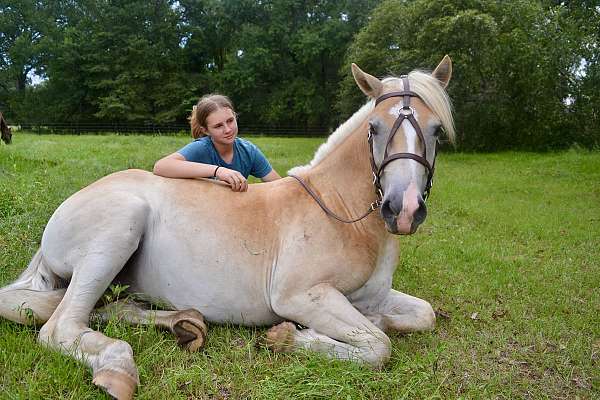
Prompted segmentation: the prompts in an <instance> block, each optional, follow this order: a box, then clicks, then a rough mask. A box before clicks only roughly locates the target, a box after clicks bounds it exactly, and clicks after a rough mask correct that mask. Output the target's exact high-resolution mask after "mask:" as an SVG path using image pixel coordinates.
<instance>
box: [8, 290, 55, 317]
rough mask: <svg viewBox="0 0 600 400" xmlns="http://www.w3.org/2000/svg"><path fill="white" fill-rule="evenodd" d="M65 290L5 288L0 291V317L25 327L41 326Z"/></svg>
mask: <svg viewBox="0 0 600 400" xmlns="http://www.w3.org/2000/svg"><path fill="white" fill-rule="evenodd" d="M64 295H65V289H55V290H48V291H43V290H32V289H14V288H11V287H6V288H2V289H0V316H1V317H4V318H6V319H8V320H11V321H14V322H17V323H19V324H25V325H41V324H43V323H44V322H46V321H48V319H49V318H50V316H51V315H52V313H53V312H54V310H55V309H56V307H57V306H58V303H60V301H61V300H62V298H63V296H64Z"/></svg>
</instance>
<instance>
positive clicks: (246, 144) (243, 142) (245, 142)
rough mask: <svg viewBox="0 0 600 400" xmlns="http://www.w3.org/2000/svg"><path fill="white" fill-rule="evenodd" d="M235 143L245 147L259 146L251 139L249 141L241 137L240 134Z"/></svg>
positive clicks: (254, 147) (253, 147)
mask: <svg viewBox="0 0 600 400" xmlns="http://www.w3.org/2000/svg"><path fill="white" fill-rule="evenodd" d="M235 143H236V144H237V145H238V146H241V147H243V148H245V149H256V148H257V146H256V145H255V144H254V143H252V142H251V141H249V140H247V139H244V138H241V137H239V136H238V137H236V138H235Z"/></svg>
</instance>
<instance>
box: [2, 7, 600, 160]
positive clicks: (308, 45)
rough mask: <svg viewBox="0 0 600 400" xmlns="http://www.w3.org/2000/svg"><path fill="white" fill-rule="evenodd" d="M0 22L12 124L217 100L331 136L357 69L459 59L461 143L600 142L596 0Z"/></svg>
mask: <svg viewBox="0 0 600 400" xmlns="http://www.w3.org/2000/svg"><path fill="white" fill-rule="evenodd" d="M0 26H1V27H2V29H1V31H0V39H1V40H0V109H1V110H2V111H3V112H4V113H5V116H6V117H7V118H8V119H9V121H10V122H22V123H44V122H47V123H86V122H101V123H126V122H134V123H136V124H143V123H158V124H160V123H168V122H177V123H184V122H185V121H186V118H187V116H188V115H189V112H190V110H191V108H192V106H193V104H194V103H195V102H196V100H197V99H198V98H199V97H200V96H201V95H203V94H206V93H210V92H222V93H224V94H227V95H229V96H230V97H231V98H232V99H233V101H234V103H235V104H236V106H237V108H238V112H239V116H240V125H241V126H242V127H244V126H245V127H251V126H257V125H258V126H270V127H272V128H275V129H278V130H279V131H281V129H282V128H287V127H294V128H295V129H296V130H298V129H300V130H302V129H303V130H305V131H306V132H308V131H314V130H315V128H319V130H327V129H333V128H334V127H335V126H337V125H338V124H339V123H340V122H342V121H343V120H344V119H345V118H346V117H347V116H348V115H350V114H351V113H352V112H354V111H355V110H356V109H357V108H358V106H359V105H360V103H362V102H363V101H364V99H363V98H362V95H361V92H360V91H359V90H358V89H357V88H356V86H355V84H354V82H353V80H352V78H351V75H350V68H349V65H350V63H351V62H356V63H358V64H359V65H360V66H361V67H362V68H363V69H365V70H366V71H367V72H369V73H372V74H374V75H378V76H384V75H390V74H400V73H405V72H407V71H409V70H411V69H414V68H433V67H435V65H436V64H437V63H438V62H439V61H440V59H441V58H442V57H443V56H444V55H445V54H449V55H450V56H451V57H452V59H453V61H454V77H453V80H452V82H451V85H450V89H449V91H450V94H451V96H452V98H453V100H454V104H455V108H456V117H457V127H458V133H459V148H461V149H464V150H483V149H485V150H499V149H516V148H520V149H536V150H545V149H550V148H564V147H568V146H571V145H572V144H574V143H578V144H579V145H581V146H584V147H586V148H593V147H595V146H600V113H599V112H598V110H600V94H599V93H600V89H599V88H600V55H599V54H600V51H599V49H600V30H598V26H600V9H599V8H598V7H597V5H596V4H595V3H594V2H589V1H585V0H575V1H568V2H565V1H559V0H535V1H528V0H512V1H499V0H456V1H455V0H440V1H429V0H386V1H383V2H382V1H380V0H309V1H305V0H278V1H272V0H269V1H263V0H237V1H225V0H181V1H175V0H152V1H142V0H124V1H119V2H115V1H106V0H52V1H50V0H39V1H34V0H21V1H16V0H6V1H3V2H2V3H1V4H0ZM361 29H362V30H361ZM358 32H360V33H358ZM36 75H37V76H38V77H41V78H43V79H44V80H43V82H42V83H41V84H37V85H32V82H31V78H32V77H33V76H36ZM336 106H337V107H336ZM336 108H337V109H336Z"/></svg>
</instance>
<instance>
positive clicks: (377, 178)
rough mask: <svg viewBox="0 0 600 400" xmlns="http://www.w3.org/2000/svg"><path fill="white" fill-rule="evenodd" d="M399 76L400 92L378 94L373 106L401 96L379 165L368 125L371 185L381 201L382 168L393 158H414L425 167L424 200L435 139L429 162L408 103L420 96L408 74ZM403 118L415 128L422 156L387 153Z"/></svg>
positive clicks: (433, 166)
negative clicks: (396, 116)
mask: <svg viewBox="0 0 600 400" xmlns="http://www.w3.org/2000/svg"><path fill="white" fill-rule="evenodd" d="M400 78H401V79H402V85H403V88H404V90H402V91H400V92H390V93H386V94H384V95H382V96H379V97H378V98H377V99H376V100H375V107H377V104H379V103H381V102H382V101H384V100H387V99H389V98H391V97H402V108H401V109H400V111H399V113H398V118H396V121H395V122H394V125H393V126H392V130H391V132H390V136H389V137H388V140H387V143H386V145H385V151H384V153H383V161H382V162H381V165H379V167H377V164H376V163H375V155H374V153H373V136H374V132H373V128H372V127H369V136H368V141H369V151H370V155H371V171H372V173H373V186H375V194H376V196H377V200H378V201H381V200H382V199H383V190H382V188H381V174H382V173H383V170H384V169H385V167H387V166H388V164H389V163H391V162H392V161H395V160H401V159H410V160H414V161H416V162H418V163H419V164H421V165H423V166H424V167H425V168H426V169H427V183H426V184H425V190H424V191H423V201H426V200H427V198H428V197H429V192H430V191H431V187H432V186H433V172H434V171H435V159H436V157H437V140H436V142H435V147H434V149H433V164H429V161H427V143H426V142H425V138H424V137H423V131H422V130H421V127H420V126H419V122H418V121H417V120H416V118H415V109H414V108H413V107H412V106H411V105H410V99H411V97H417V98H421V96H419V95H418V94H417V93H415V92H413V91H412V90H410V84H409V82H408V76H406V75H402V76H401V77H400ZM404 120H408V122H409V123H410V124H411V125H412V127H413V128H414V129H415V132H417V136H418V137H419V139H420V140H421V143H422V144H423V155H422V156H420V155H418V154H414V153H394V154H392V155H388V150H389V147H390V144H391V143H392V140H394V136H396V132H398V129H399V128H400V125H402V123H403V122H404Z"/></svg>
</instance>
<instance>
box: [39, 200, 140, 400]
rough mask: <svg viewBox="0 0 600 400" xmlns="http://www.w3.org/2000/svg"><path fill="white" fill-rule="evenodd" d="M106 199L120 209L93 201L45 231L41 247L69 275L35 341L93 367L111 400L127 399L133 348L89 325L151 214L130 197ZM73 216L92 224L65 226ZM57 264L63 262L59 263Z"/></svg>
mask: <svg viewBox="0 0 600 400" xmlns="http://www.w3.org/2000/svg"><path fill="white" fill-rule="evenodd" d="M104 200H105V201H106V202H107V203H108V204H120V207H114V208H108V206H107V204H94V202H93V201H90V202H88V203H86V204H85V205H83V206H81V207H79V208H78V209H77V210H74V209H73V208H71V207H69V206H67V209H66V210H65V211H66V213H62V215H58V216H56V214H55V216H54V217H53V219H54V221H53V220H51V222H50V223H49V224H48V226H47V227H46V232H45V233H44V240H43V241H42V248H43V249H47V250H48V252H49V253H50V254H49V256H48V258H49V259H50V260H55V261H53V262H51V264H53V265H60V266H61V268H62V269H61V271H65V267H63V265H64V264H67V263H69V265H70V267H69V268H71V270H72V276H71V280H70V283H69V286H68V288H67V291H66V293H65V296H64V297H63V299H62V301H61V302H60V304H59V305H58V307H57V308H56V311H55V312H54V314H52V316H51V317H50V319H49V320H48V322H46V324H45V325H44V326H43V327H42V329H41V330H40V333H39V341H40V342H41V343H44V344H46V345H48V346H49V347H52V348H54V349H56V350H59V351H61V352H63V353H65V354H68V355H71V356H74V357H76V358H77V359H79V360H81V361H82V362H84V363H85V364H87V365H88V366H89V367H91V368H92V371H93V377H94V378H93V381H94V384H96V385H97V386H100V387H102V388H103V389H104V390H106V391H107V392H108V393H109V394H110V395H112V396H113V397H116V398H118V399H129V398H131V397H132V396H133V392H134V391H135V388H136V386H137V384H138V383H139V378H138V372H137V368H136V366H135V363H134V360H133V351H132V349H131V346H129V344H128V343H126V342H124V341H122V340H116V339H112V338H109V337H106V336H104V335H103V334H102V333H100V332H96V331H93V330H92V329H90V328H89V327H88V324H89V316H90V313H91V311H92V309H93V308H94V306H95V304H96V302H97V301H98V299H99V298H100V297H101V296H102V294H103V293H104V291H105V290H106V289H107V288H108V286H109V285H110V283H111V282H112V281H113V279H114V278H115V276H116V275H117V274H118V273H119V271H120V270H121V269H122V268H123V266H124V264H125V263H126V262H127V260H128V259H129V258H130V257H131V255H132V254H133V252H134V251H135V250H136V249H137V248H138V245H139V241H140V238H141V236H142V234H143V231H144V229H145V221H146V219H147V214H148V211H149V210H148V207H147V206H146V205H145V203H144V202H143V201H142V200H139V199H136V198H132V197H131V196H117V195H115V194H114V193H113V194H110V195H107V196H104ZM75 205H77V204H75ZM63 206H64V205H63ZM99 206H103V207H99ZM87 207H89V208H91V209H88V208H87ZM69 211H70V212H69ZM75 213H78V214H76V215H78V216H79V217H80V218H86V217H87V216H89V215H94V216H95V217H96V218H95V220H97V222H96V221H95V222H96V225H94V224H91V225H90V224H89V221H83V220H82V221H79V222H80V223H79V224H76V223H72V222H71V224H68V223H65V221H64V220H67V221H68V222H70V220H74V219H75V218H74V217H73V215H74V214H75ZM55 218H56V219H55ZM69 219H70V220H69ZM87 219H88V220H89V217H88V218H87ZM82 237H85V238H87V239H88V240H87V241H85V240H82ZM56 260H64V261H63V263H62V264H59V262H57V261H56Z"/></svg>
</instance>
